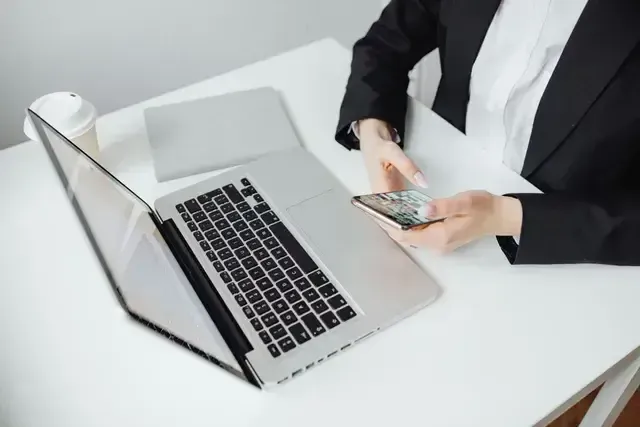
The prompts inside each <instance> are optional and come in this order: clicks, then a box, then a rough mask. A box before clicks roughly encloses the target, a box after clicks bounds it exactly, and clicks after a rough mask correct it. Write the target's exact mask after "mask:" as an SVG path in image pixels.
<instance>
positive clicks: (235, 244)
mask: <svg viewBox="0 0 640 427" xmlns="http://www.w3.org/2000/svg"><path fill="white" fill-rule="evenodd" d="M242 246H244V245H243V244H242V240H240V238H239V237H234V238H233V239H231V240H229V247H230V248H231V249H238V248H240V247H242Z"/></svg>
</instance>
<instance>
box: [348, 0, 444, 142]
mask: <svg viewBox="0 0 640 427" xmlns="http://www.w3.org/2000/svg"><path fill="white" fill-rule="evenodd" d="M439 8H440V0H391V2H390V3H389V4H388V5H387V6H386V7H385V9H384V10H383V12H382V14H381V15H380V17H379V18H378V20H377V21H376V22H374V23H373V24H372V26H371V27H370V28H369V30H368V32H367V33H366V35H365V36H364V37H363V38H361V39H360V40H358V41H357V42H356V43H355V45H354V47H353V56H352V62H351V74H350V76H349V79H348V81H347V87H346V92H345V95H344V98H343V100H342V105H341V107H340V117H339V121H338V128H337V130H336V136H335V138H336V141H338V142H339V143H340V144H342V145H343V146H345V147H346V148H348V149H358V148H359V141H358V139H357V138H356V137H355V135H354V133H353V132H350V127H351V124H352V123H353V122H355V121H358V120H361V119H365V118H376V119H380V120H384V121H386V122H387V123H389V124H390V125H391V126H392V127H393V128H395V129H396V130H397V132H398V136H399V138H400V140H403V137H404V128H405V116H406V112H407V88H408V86H409V72H410V71H411V70H412V69H413V68H414V67H415V65H416V64H417V63H418V61H420V59H422V58H423V57H424V56H425V55H426V54H427V53H429V52H431V51H432V50H434V49H435V48H436V46H437V28H438V15H439Z"/></svg>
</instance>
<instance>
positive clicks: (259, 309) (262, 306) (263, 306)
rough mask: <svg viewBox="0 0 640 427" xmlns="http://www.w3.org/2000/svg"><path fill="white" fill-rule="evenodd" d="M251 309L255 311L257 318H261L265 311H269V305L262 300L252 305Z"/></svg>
mask: <svg viewBox="0 0 640 427" xmlns="http://www.w3.org/2000/svg"><path fill="white" fill-rule="evenodd" d="M253 309H254V310H255V311H256V313H257V314H258V316H262V315H263V314H265V313H266V312H267V311H269V304H267V302H266V301H264V300H262V301H260V302H258V303H256V304H254V305H253Z"/></svg>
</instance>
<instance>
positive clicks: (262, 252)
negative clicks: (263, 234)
mask: <svg viewBox="0 0 640 427" xmlns="http://www.w3.org/2000/svg"><path fill="white" fill-rule="evenodd" d="M253 255H255V257H256V259H257V260H258V261H261V260H263V259H265V258H266V257H268V256H269V252H267V250H266V249H264V248H261V249H258V250H257V251H255V252H254V253H253Z"/></svg>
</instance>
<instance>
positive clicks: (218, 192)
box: [207, 188, 222, 199]
mask: <svg viewBox="0 0 640 427" xmlns="http://www.w3.org/2000/svg"><path fill="white" fill-rule="evenodd" d="M221 194H222V190H221V189H219V188H216V189H215V190H213V191H209V192H208V193H207V196H209V198H210V199H213V198H214V197H217V196H219V195H221Z"/></svg>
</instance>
